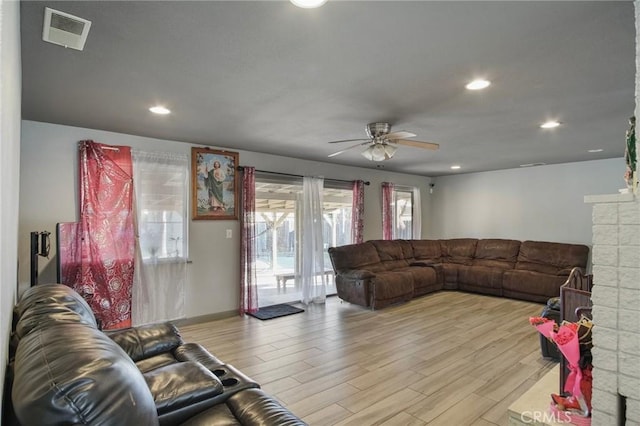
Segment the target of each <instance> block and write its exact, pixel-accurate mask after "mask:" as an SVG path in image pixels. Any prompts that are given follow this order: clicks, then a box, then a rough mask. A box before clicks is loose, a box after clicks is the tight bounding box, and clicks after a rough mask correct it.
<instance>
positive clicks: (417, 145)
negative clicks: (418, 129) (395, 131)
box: [391, 139, 440, 151]
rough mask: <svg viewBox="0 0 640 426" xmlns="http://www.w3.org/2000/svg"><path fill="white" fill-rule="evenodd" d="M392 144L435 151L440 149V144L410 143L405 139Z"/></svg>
mask: <svg viewBox="0 0 640 426" xmlns="http://www.w3.org/2000/svg"><path fill="white" fill-rule="evenodd" d="M391 142H392V143H397V144H398V145H405V146H412V147H414V148H424V149H431V150H434V151H435V150H437V149H439V148H440V145H439V144H437V143H433V142H421V141H408V140H404V139H398V140H393V141H391Z"/></svg>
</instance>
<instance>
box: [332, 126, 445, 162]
mask: <svg viewBox="0 0 640 426" xmlns="http://www.w3.org/2000/svg"><path fill="white" fill-rule="evenodd" d="M364 130H365V131H366V132H367V136H368V137H369V138H368V139H343V140H339V141H331V142H329V143H342V142H354V141H365V142H363V143H358V144H356V145H353V146H350V147H348V148H346V149H343V150H341V151H338V152H334V153H333V154H329V157H335V156H336V155H340V154H342V153H343V152H346V151H349V150H350V149H353V148H357V147H359V146H362V145H367V144H368V145H369V146H368V147H367V148H366V149H365V150H364V151H362V152H361V154H362V156H363V157H364V158H366V159H367V160H369V161H384V160H389V159H391V158H393V155H394V154H395V153H396V151H397V150H398V147H397V145H405V146H411V147H414V148H423V149H431V150H436V149H438V148H439V147H440V145H438V144H437V143H432V142H421V141H414V140H405V138H413V137H415V136H416V135H415V133H411V132H406V131H404V130H402V131H398V132H391V125H390V124H389V123H369V124H367V125H366V126H365V128H364Z"/></svg>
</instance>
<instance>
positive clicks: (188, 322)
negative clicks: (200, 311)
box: [171, 311, 239, 327]
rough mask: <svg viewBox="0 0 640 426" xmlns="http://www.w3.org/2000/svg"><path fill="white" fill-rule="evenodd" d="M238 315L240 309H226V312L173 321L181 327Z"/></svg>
mask: <svg viewBox="0 0 640 426" xmlns="http://www.w3.org/2000/svg"><path fill="white" fill-rule="evenodd" d="M238 315H239V314H238V311H225V312H216V313H215V314H207V315H200V316H197V317H191V318H181V319H177V320H174V321H171V322H172V323H174V324H175V325H176V326H178V327H180V326H184V325H193V324H200V323H203V322H209V321H215V320H220V319H225V318H231V317H236V316H238Z"/></svg>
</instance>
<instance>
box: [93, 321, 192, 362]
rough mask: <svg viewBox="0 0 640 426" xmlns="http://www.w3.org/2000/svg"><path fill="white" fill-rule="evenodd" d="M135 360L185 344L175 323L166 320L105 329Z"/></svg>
mask: <svg viewBox="0 0 640 426" xmlns="http://www.w3.org/2000/svg"><path fill="white" fill-rule="evenodd" d="M104 333H105V334H106V335H107V336H109V337H110V338H111V340H113V341H114V342H116V343H117V344H118V345H119V346H120V347H121V348H122V349H124V351H125V352H126V353H127V355H129V356H130V357H131V359H133V360H134V361H140V360H141V359H145V358H149V357H152V356H154V355H158V354H161V353H164V352H169V351H172V350H173V349H175V348H177V347H178V346H179V345H181V344H183V343H184V342H183V340H182V336H180V332H179V331H178V329H177V328H176V326H175V325H173V324H171V323H169V322H165V323H157V324H149V325H142V326H139V327H131V328H124V329H120V330H113V331H105V332H104Z"/></svg>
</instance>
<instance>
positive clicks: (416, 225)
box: [412, 188, 422, 240]
mask: <svg viewBox="0 0 640 426" xmlns="http://www.w3.org/2000/svg"><path fill="white" fill-rule="evenodd" d="M420 206H421V203H420V188H413V217H412V225H413V239H415V240H420V239H422V210H421V209H420Z"/></svg>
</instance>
